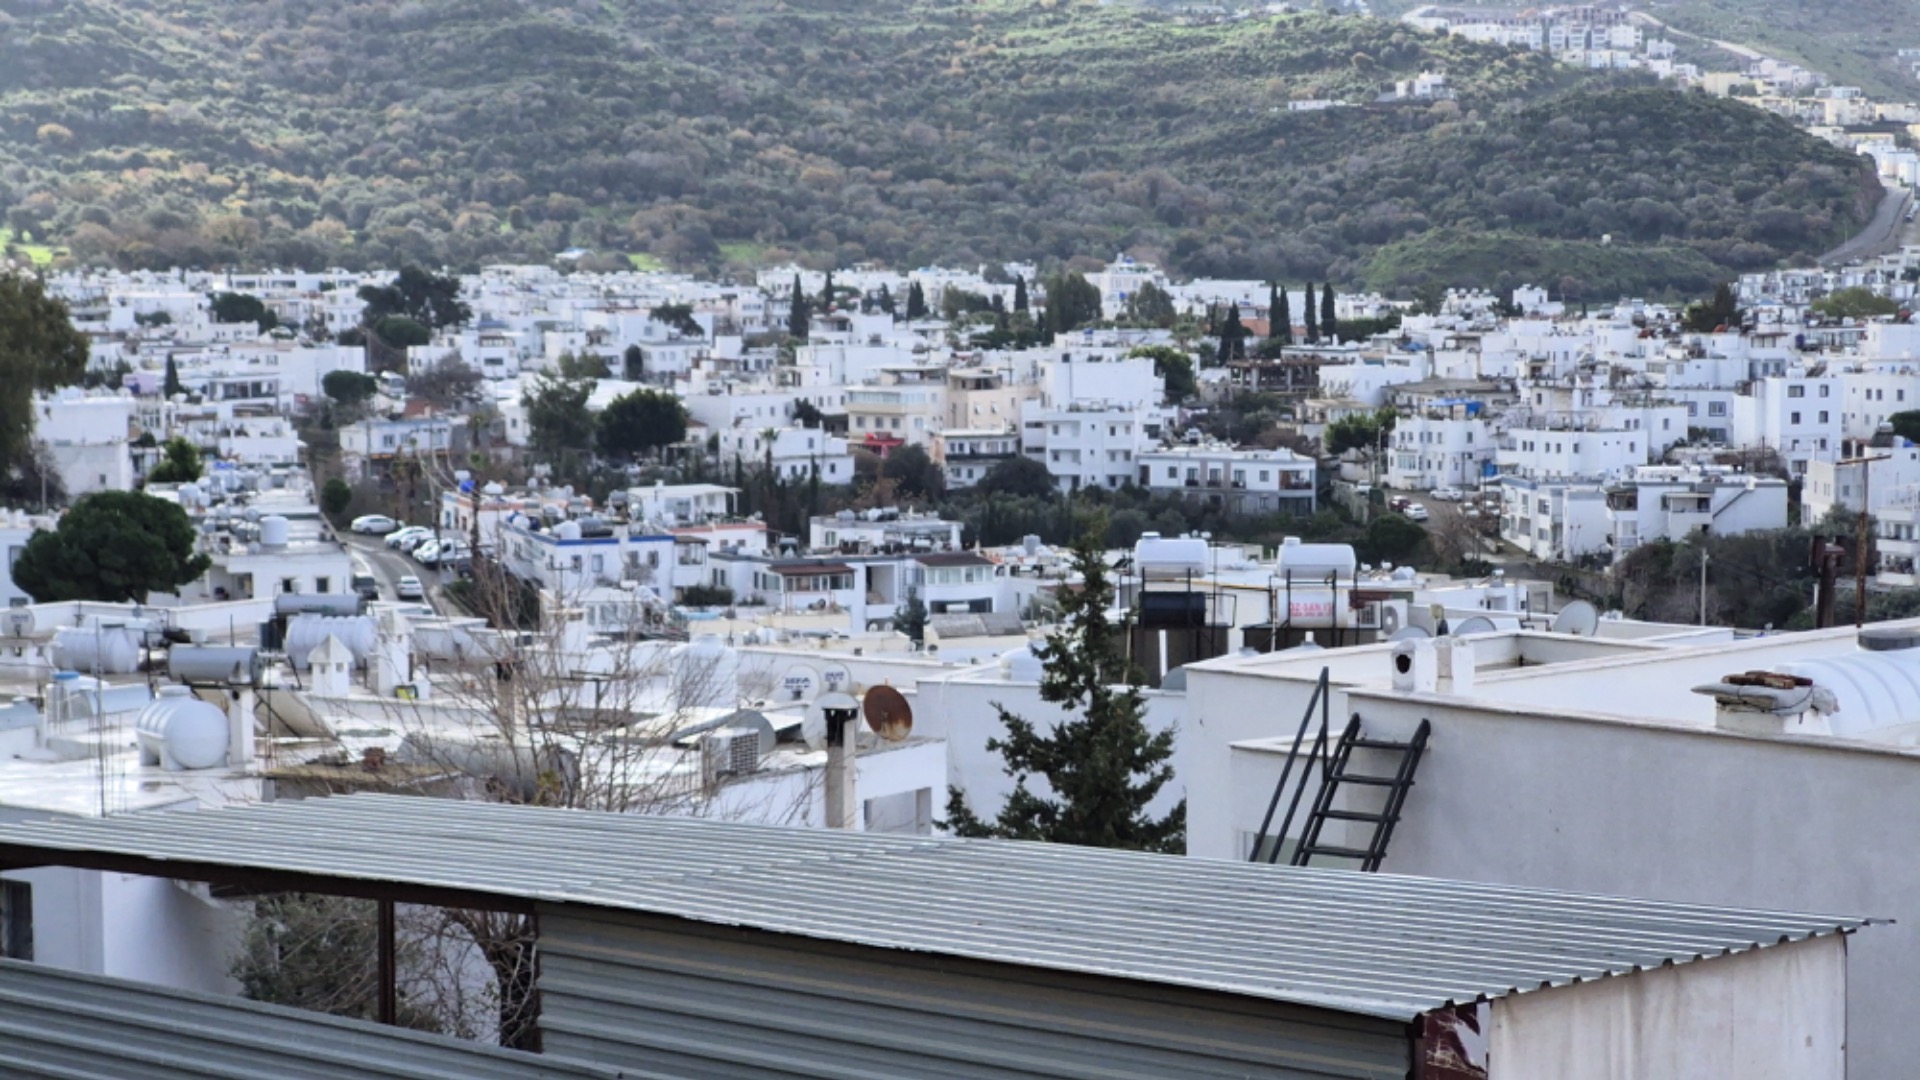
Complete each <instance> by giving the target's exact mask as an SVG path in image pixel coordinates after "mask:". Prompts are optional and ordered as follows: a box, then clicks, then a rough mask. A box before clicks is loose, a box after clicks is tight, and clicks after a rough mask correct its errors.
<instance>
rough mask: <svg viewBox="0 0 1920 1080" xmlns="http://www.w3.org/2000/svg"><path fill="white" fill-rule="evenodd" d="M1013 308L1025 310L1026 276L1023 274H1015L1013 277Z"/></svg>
mask: <svg viewBox="0 0 1920 1080" xmlns="http://www.w3.org/2000/svg"><path fill="white" fill-rule="evenodd" d="M1013 310H1015V311H1025V310H1027V278H1026V275H1024V274H1021V275H1016V276H1015V277H1014V279H1013Z"/></svg>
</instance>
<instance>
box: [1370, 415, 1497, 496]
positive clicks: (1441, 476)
mask: <svg viewBox="0 0 1920 1080" xmlns="http://www.w3.org/2000/svg"><path fill="white" fill-rule="evenodd" d="M1498 452H1499V440H1498V438H1497V436H1496V435H1495V432H1494V426H1493V424H1492V423H1491V422H1490V421H1488V420H1487V419H1485V418H1483V417H1482V416H1480V415H1479V413H1478V410H1474V411H1472V412H1469V411H1467V410H1465V409H1455V410H1445V411H1444V412H1428V413H1415V414H1412V415H1407V416H1402V417H1400V418H1399V420H1398V421H1396V422H1395V424H1394V428H1393V445H1392V451H1391V452H1390V453H1389V454H1388V457H1387V475H1386V483H1387V486H1389V487H1394V488H1399V489H1402V490H1406V491H1426V490H1429V489H1431V488H1436V487H1456V488H1471V487H1476V486H1478V485H1479V483H1480V481H1481V478H1482V477H1484V476H1485V475H1486V474H1487V472H1488V471H1489V468H1490V467H1491V466H1492V465H1493V464H1494V462H1495V459H1496V456H1497V454H1498Z"/></svg>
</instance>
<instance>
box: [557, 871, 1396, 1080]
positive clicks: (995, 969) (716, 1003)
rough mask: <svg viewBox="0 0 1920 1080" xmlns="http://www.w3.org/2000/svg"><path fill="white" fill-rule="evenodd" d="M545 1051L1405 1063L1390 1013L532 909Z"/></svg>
mask: <svg viewBox="0 0 1920 1080" xmlns="http://www.w3.org/2000/svg"><path fill="white" fill-rule="evenodd" d="M540 939H541V970H540V986H541V992H542V1004H541V1025H542V1027H543V1028H544V1029H545V1039H546V1050H547V1053H548V1054H550V1055H558V1056H564V1057H567V1058H572V1059H575V1060H582V1061H591V1062H594V1063H596V1064H602V1065H614V1066H620V1067H626V1068H646V1069H657V1070H660V1071H663V1072H669V1073H674V1074H677V1075H680V1076H684V1077H687V1078H689V1080H696V1078H698V1080H706V1078H711V1080H736V1078H747V1080H754V1078H760V1080H773V1078H782V1080H786V1078H793V1077H842V1078H852V1077H860V1078H881V1077H919V1078H926V1080H960V1078H967V1080H975V1078H986V1077H992V1078H1004V1080H1026V1078H1039V1077H1047V1078H1050V1080H1053V1078H1058V1080H1077V1078H1087V1080H1091V1078H1094V1077H1099V1078H1103V1080H1121V1078H1137V1080H1203V1078H1204V1080H1225V1078H1228V1077H1233V1078H1236V1080H1255V1078H1259V1080H1265V1078H1279V1077H1369V1078H1382V1080H1384V1078H1394V1080H1400V1078H1403V1077H1405V1076H1406V1075H1407V1072H1408V1068H1409V1065H1408V1053H1409V1051H1408V1045H1407V1036H1406V1028H1405V1027H1404V1025H1401V1024H1399V1023H1396V1022H1392V1021H1386V1020H1376V1019H1371V1018H1366V1017H1359V1016H1353V1015H1350V1014H1345V1013H1339V1012H1333V1011H1321V1010H1316V1009H1310V1008H1302V1007H1299V1006H1293V1005H1287V1004H1284V1003H1279V1002H1267V1001H1260V1000H1256V999H1250V998H1243V997H1236V996H1233V995H1227V994H1218V993H1211V992H1206V991H1198V990H1188V989H1185V988H1180V987H1166V986H1154V985H1150V984H1146V983H1141V982H1134V981H1129V980H1121V979H1102V978H1098V977H1094V976H1083V975H1073V974H1065V973H1057V972H1048V971H1042V970H1037V969H1032V968H1023V967H1019V966H1017V965H1008V964H994V963H985V962H976V961H965V960H955V959H951V958H947V957H942V956H935V955H930V954H925V953H914V952H908V951H904V950H887V949H874V948H862V947H859V946H850V945H842V944H837V943H831V942H821V941H814V940H809V939H804V938H798V937H792V936H787V935H780V934H769V933H763V932H759V931H753V930H745V929H733V928H729V927H723V926H709V925H703V924H693V923H687V922H684V921H681V920H672V919H664V918H658V917H650V916H644V915H625V914H621V913H615V912H599V913H595V914H594V915H592V916H590V917H589V916H586V915H583V914H582V912H581V911H580V909H577V908H575V909H567V908H557V907H543V908H542V910H541V912H540Z"/></svg>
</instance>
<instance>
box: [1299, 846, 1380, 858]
mask: <svg viewBox="0 0 1920 1080" xmlns="http://www.w3.org/2000/svg"><path fill="white" fill-rule="evenodd" d="M1300 850H1301V851H1302V852H1303V853H1305V854H1307V855H1332V856H1334V857H1336V858H1341V859H1371V858H1373V852H1371V851H1363V850H1361V849H1359V848H1347V847H1326V846H1323V845H1319V844H1316V845H1314V846H1313V847H1307V848H1301V849H1300Z"/></svg>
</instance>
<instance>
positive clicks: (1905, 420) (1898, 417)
mask: <svg viewBox="0 0 1920 1080" xmlns="http://www.w3.org/2000/svg"><path fill="white" fill-rule="evenodd" d="M1887 423H1888V424H1890V425H1892V427H1893V433H1894V434H1895V435H1898V436H1900V437H1901V438H1903V439H1905V440H1907V441H1908V442H1910V443H1914V444H1917V445H1920V410H1916V409H1909V410H1907V411H1905V412H1897V413H1894V414H1893V415H1892V416H1889V417H1887Z"/></svg>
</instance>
